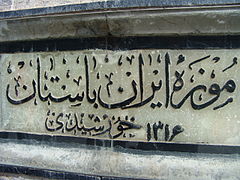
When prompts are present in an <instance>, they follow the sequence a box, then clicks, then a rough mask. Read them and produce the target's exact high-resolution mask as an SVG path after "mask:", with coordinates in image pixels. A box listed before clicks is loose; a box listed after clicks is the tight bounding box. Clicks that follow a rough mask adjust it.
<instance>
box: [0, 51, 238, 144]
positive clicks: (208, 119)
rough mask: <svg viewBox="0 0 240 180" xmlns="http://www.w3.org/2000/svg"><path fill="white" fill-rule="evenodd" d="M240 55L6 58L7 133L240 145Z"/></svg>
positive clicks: (75, 53) (3, 70)
mask: <svg viewBox="0 0 240 180" xmlns="http://www.w3.org/2000/svg"><path fill="white" fill-rule="evenodd" d="M239 58H240V53H239V52H238V50H131V51H130V50H129V51H110V50H85V51H65V52H40V53H17V54H2V55H1V59H0V60H1V67H0V68H1V91H0V92H1V107H2V108H1V109H2V111H0V113H1V119H2V121H1V130H2V131H6V130H8V131H20V132H31V133H41V134H52V135H65V136H79V137H90V138H100V139H121V140H127V141H159V142H161V141H173V142H193V143H199V142H200V143H202V142H204V143H223V144H238V143H240V136H239V133H238V132H239V130H240V120H239V117H240V116H239V115H240V114H239V113H240V112H239V110H238V108H239V105H240V100H239V98H238V93H239V90H238V85H239V84H238V81H239V80H238V79H239V78H238V69H239V64H238V59H239Z"/></svg>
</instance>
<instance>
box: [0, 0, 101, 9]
mask: <svg viewBox="0 0 240 180" xmlns="http://www.w3.org/2000/svg"><path fill="white" fill-rule="evenodd" d="M97 1H101V0H53V1H51V0H1V1H0V11H14V10H21V9H32V8H43V7H54V6H61V5H70V4H81V3H90V2H97Z"/></svg>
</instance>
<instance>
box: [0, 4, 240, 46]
mask: <svg viewBox="0 0 240 180" xmlns="http://www.w3.org/2000/svg"><path fill="white" fill-rule="evenodd" d="M239 21H240V16H239V10H238V9H236V8H232V9H226V8H219V9H217V10H216V9H214V8H209V9H206V10H204V11H202V10H201V9H198V8H193V9H191V10H190V9H188V8H187V9H182V8H178V9H174V8H173V9H166V10H165V9H164V10H163V9H161V8H159V9H153V10H141V11H138V10H136V11H135V10H132V11H129V10H121V11H111V10H109V11H104V12H91V13H86V12H81V13H79V14H77V15H75V14H74V15H67V16H60V15H59V16H54V15H53V16H47V17H31V18H25V19H9V20H4V21H0V42H9V41H23V40H40V39H54V38H55V39H56V38H86V37H107V36H115V37H124V36H167V35H168V36H176V35H238V34H239V29H240V27H239V23H238V22H239Z"/></svg>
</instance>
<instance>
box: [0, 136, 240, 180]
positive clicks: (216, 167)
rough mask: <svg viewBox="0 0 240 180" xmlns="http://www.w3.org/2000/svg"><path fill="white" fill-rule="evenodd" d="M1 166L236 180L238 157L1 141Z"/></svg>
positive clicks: (137, 175) (117, 174)
mask: <svg viewBox="0 0 240 180" xmlns="http://www.w3.org/2000/svg"><path fill="white" fill-rule="evenodd" d="M0 142H1V148H0V163H3V164H12V165H21V166H28V167H36V168H43V169H53V170H60V171H61V170H62V171H68V172H77V173H84V174H94V175H99V176H101V175H102V176H115V177H116V176H120V177H130V178H131V177H132V178H140V179H142V178H146V179H168V180H169V179H170V180H174V179H183V180H185V179H186V180H187V179H194V180H200V179H214V180H218V179H221V180H237V179H238V177H239V176H240V162H239V155H237V154H232V155H214V154H212V155H210V154H201V153H200V154H196V153H179V152H178V153H177V152H144V151H129V150H128V151H127V150H119V151H114V150H113V149H111V148H96V149H95V147H92V146H89V147H84V146H81V145H76V144H75V145H74V144H71V143H69V144H67V145H66V144H62V145H61V144H58V145H54V143H48V144H44V143H34V141H33V142H26V141H23V142H21V141H19V142H18V143H16V142H11V141H2V140H1V141H0Z"/></svg>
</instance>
